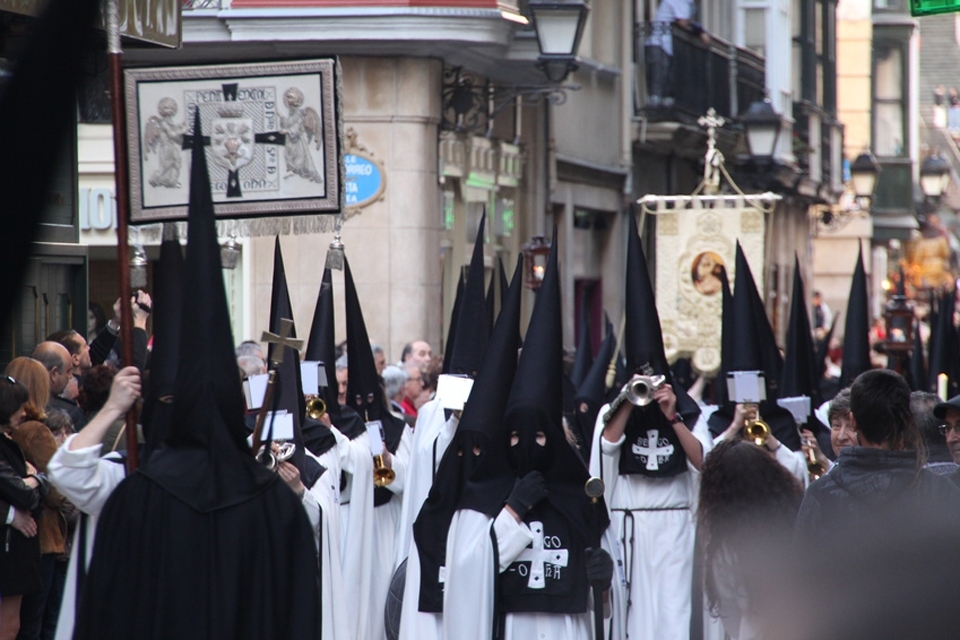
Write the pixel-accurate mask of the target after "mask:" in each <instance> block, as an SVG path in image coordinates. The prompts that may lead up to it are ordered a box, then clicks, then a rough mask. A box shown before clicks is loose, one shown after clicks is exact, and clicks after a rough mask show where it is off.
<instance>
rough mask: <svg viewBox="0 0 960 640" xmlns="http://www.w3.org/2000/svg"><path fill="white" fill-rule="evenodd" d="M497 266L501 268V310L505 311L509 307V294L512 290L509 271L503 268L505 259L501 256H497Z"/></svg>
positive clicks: (499, 271)
mask: <svg viewBox="0 0 960 640" xmlns="http://www.w3.org/2000/svg"><path fill="white" fill-rule="evenodd" d="M497 265H498V267H499V269H498V270H497V271H498V273H499V274H500V308H501V309H503V308H504V307H505V306H506V305H507V292H508V291H509V289H510V285H509V284H508V283H507V271H506V269H505V268H504V266H503V259H502V258H501V257H500V256H497Z"/></svg>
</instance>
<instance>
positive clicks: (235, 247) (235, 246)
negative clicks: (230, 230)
mask: <svg viewBox="0 0 960 640" xmlns="http://www.w3.org/2000/svg"><path fill="white" fill-rule="evenodd" d="M240 251H241V245H240V243H239V242H237V239H236V238H234V237H233V236H230V237H229V238H227V240H226V241H225V242H224V243H223V244H222V245H220V265H221V266H222V267H223V268H224V269H236V268H237V263H238V262H240Z"/></svg>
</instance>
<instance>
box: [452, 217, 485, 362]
mask: <svg viewBox="0 0 960 640" xmlns="http://www.w3.org/2000/svg"><path fill="white" fill-rule="evenodd" d="M485 224H486V215H484V216H483V217H482V218H480V227H479V228H478V229H477V240H476V242H475V243H474V245H473V257H472V258H471V259H470V268H469V270H468V271H467V281H466V283H464V289H463V297H462V299H461V301H460V305H461V306H460V310H459V312H458V313H457V315H456V332H457V333H456V335H457V336H469V338H468V339H466V340H453V341H452V345H451V347H450V348H449V349H448V351H449V353H450V366H449V367H448V368H447V371H448V373H453V374H461V373H465V374H467V375H468V376H470V377H473V376H475V375H476V373H477V370H478V369H479V368H480V363H481V362H483V355H484V352H485V351H486V349H487V341H488V340H489V339H490V322H489V315H488V314H487V309H486V307H487V302H486V294H485V293H484V282H483V275H484V267H483V241H484V237H485V232H484V228H485Z"/></svg>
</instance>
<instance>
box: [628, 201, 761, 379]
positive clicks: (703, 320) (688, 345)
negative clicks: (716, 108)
mask: <svg viewBox="0 0 960 640" xmlns="http://www.w3.org/2000/svg"><path fill="white" fill-rule="evenodd" d="M778 199H779V196H777V195H775V194H771V193H766V194H761V195H729V196H727V195H694V196H656V195H649V196H646V197H644V198H643V199H641V200H640V204H641V205H642V207H643V211H644V213H645V214H648V215H654V216H656V282H655V283H654V287H655V290H656V296H657V312H658V313H659V315H660V325H661V328H662V329H663V344H664V349H665V350H666V355H667V360H669V361H670V362H674V361H675V360H677V359H678V358H690V359H691V363H692V365H693V368H694V370H695V371H697V372H698V373H701V374H706V375H712V374H715V373H716V372H717V371H719V369H720V331H721V316H722V313H723V283H722V280H721V278H720V276H721V271H722V270H723V269H726V272H727V278H728V280H729V282H730V285H731V287H732V286H733V282H734V278H735V276H736V274H735V273H734V265H735V257H736V245H737V240H739V241H740V245H741V246H742V247H743V252H744V254H745V255H746V258H747V261H748V262H749V263H750V266H751V270H752V271H753V274H754V278H755V279H756V283H757V287H758V288H759V289H760V291H763V279H764V269H763V265H764V250H765V248H764V232H765V229H766V224H765V222H766V221H765V219H764V217H765V215H766V214H768V213H770V212H772V211H773V207H774V205H775V202H776V201H777V200H778Z"/></svg>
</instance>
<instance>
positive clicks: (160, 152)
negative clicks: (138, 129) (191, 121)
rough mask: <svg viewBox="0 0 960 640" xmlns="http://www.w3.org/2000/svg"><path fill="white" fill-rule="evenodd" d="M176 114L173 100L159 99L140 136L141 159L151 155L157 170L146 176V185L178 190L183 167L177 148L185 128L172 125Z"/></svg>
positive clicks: (175, 103) (174, 123) (179, 148)
mask: <svg viewBox="0 0 960 640" xmlns="http://www.w3.org/2000/svg"><path fill="white" fill-rule="evenodd" d="M178 111H179V107H178V106H177V101H176V100H174V99H173V98H170V97H166V98H161V99H160V102H158V103H157V113H158V115H155V116H150V119H149V120H147V126H146V131H145V132H144V135H143V149H144V150H143V159H144V160H145V161H146V160H148V159H149V158H150V152H151V151H152V152H154V153H155V154H156V155H157V159H158V160H159V162H160V167H159V168H158V169H157V170H156V171H154V172H153V174H151V176H150V185H151V186H153V187H166V188H168V189H178V188H180V167H181V166H182V164H183V158H182V156H181V146H182V142H183V134H184V132H186V130H187V124H186V122H176V121H174V117H175V116H176V115H177V112H178Z"/></svg>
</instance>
